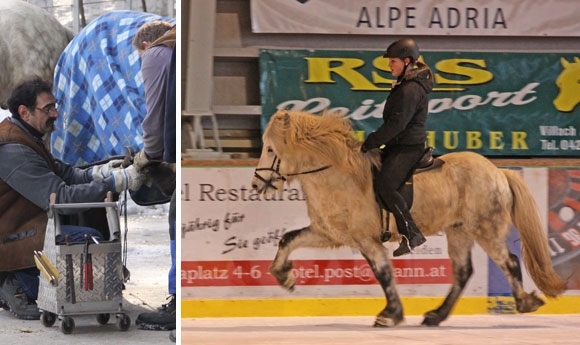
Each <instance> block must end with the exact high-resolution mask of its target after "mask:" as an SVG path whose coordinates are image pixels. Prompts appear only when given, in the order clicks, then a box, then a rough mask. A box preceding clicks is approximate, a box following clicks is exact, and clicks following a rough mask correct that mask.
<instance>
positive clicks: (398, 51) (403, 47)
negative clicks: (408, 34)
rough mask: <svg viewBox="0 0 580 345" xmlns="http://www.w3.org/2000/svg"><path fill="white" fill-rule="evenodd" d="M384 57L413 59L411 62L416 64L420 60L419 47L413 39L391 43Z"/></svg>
mask: <svg viewBox="0 0 580 345" xmlns="http://www.w3.org/2000/svg"><path fill="white" fill-rule="evenodd" d="M383 57H388V58H399V59H401V60H402V59H405V58H406V57H409V58H411V62H412V63H413V62H416V61H417V59H418V58H419V47H418V46H417V43H415V41H414V40H413V39H412V38H403V39H400V40H398V41H395V42H393V43H391V45H390V46H389V47H388V48H387V51H386V52H385V55H383Z"/></svg>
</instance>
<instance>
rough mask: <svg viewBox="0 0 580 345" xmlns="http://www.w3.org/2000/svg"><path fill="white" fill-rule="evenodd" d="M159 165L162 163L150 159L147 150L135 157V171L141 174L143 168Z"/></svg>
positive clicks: (142, 150)
mask: <svg viewBox="0 0 580 345" xmlns="http://www.w3.org/2000/svg"><path fill="white" fill-rule="evenodd" d="M159 163H161V161H159V160H155V159H151V157H149V156H148V155H147V153H145V149H141V151H139V152H137V154H136V155H135V157H133V166H135V169H137V171H138V172H139V173H142V172H143V168H145V167H147V166H149V165H152V164H159Z"/></svg>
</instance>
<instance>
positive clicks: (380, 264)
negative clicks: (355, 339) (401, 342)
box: [361, 245, 404, 327]
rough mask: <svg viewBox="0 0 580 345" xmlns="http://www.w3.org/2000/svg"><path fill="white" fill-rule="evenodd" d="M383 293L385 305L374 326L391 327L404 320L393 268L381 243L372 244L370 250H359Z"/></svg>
mask: <svg viewBox="0 0 580 345" xmlns="http://www.w3.org/2000/svg"><path fill="white" fill-rule="evenodd" d="M361 252H362V253H363V256H364V258H365V259H366V260H367V262H368V263H369V266H370V267H371V269H372V270H373V273H374V274H375V277H376V279H377V281H378V282H379V284H380V285H381V287H382V288H383V292H384V293H385V297H386V299H387V306H386V307H385V309H383V311H381V312H380V313H379V315H377V318H376V319H375V325H374V326H375V327H393V326H396V325H398V324H399V323H401V322H402V321H403V320H404V316H403V304H402V303H401V299H400V298H399V294H398V293H397V289H396V287H395V280H394V278H393V269H392V268H391V264H390V261H389V259H388V256H387V252H386V250H385V248H384V247H383V246H382V245H379V246H378V247H377V246H375V245H373V248H372V250H371V251H367V250H365V251H361Z"/></svg>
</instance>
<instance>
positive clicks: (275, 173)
mask: <svg viewBox="0 0 580 345" xmlns="http://www.w3.org/2000/svg"><path fill="white" fill-rule="evenodd" d="M280 163H282V161H281V160H280V159H279V158H278V156H274V160H273V161H272V165H271V166H270V167H269V168H256V169H255V170H254V177H255V178H257V179H258V180H260V181H262V182H264V183H265V184H266V188H268V187H269V188H272V189H278V188H276V186H274V184H273V182H275V181H279V180H282V181H286V176H298V175H307V174H313V173H317V172H320V171H324V170H326V169H328V168H330V167H331V165H325V166H322V167H320V168H316V169H313V170H307V171H301V172H297V173H290V174H286V175H282V174H281V173H280ZM258 171H271V172H272V176H271V177H270V179H269V180H266V179H265V178H263V177H262V176H260V174H258Z"/></svg>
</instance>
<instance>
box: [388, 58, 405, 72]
mask: <svg viewBox="0 0 580 345" xmlns="http://www.w3.org/2000/svg"><path fill="white" fill-rule="evenodd" d="M389 67H390V68H391V74H392V75H393V76H394V77H399V76H400V75H401V74H403V71H404V70H405V61H403V60H402V59H399V58H389Z"/></svg>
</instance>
